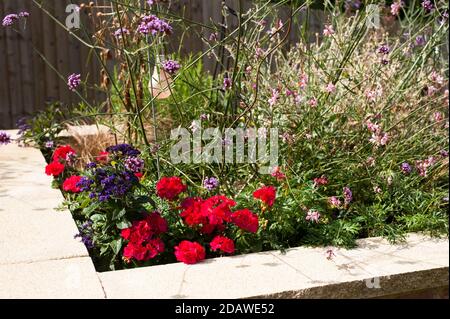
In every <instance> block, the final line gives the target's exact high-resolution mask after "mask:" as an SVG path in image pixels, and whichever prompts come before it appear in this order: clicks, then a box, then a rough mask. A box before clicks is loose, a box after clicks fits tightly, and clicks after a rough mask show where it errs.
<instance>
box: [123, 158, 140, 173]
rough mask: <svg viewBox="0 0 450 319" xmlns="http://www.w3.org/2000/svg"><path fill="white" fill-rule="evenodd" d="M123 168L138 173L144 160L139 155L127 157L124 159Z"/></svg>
mask: <svg viewBox="0 0 450 319" xmlns="http://www.w3.org/2000/svg"><path fill="white" fill-rule="evenodd" d="M125 168H126V169H127V170H129V171H132V172H133V173H139V172H141V171H142V169H143V168H144V161H143V160H142V159H141V158H139V157H134V156H131V157H127V158H126V160H125Z"/></svg>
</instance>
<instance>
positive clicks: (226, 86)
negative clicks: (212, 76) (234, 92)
mask: <svg viewBox="0 0 450 319" xmlns="http://www.w3.org/2000/svg"><path fill="white" fill-rule="evenodd" d="M232 85H233V83H232V81H231V79H230V78H229V77H228V76H226V77H225V78H224V79H223V89H224V90H229V89H231V87H232Z"/></svg>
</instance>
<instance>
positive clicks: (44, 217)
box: [0, 131, 449, 298]
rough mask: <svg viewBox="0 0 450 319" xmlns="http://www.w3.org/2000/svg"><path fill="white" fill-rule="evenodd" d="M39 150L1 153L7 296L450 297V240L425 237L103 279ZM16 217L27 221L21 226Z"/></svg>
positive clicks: (10, 148) (1, 279)
mask: <svg viewBox="0 0 450 319" xmlns="http://www.w3.org/2000/svg"><path fill="white" fill-rule="evenodd" d="M10 133H11V134H12V135H15V133H16V131H10ZM39 154H40V152H39V151H38V150H35V149H30V148H21V147H18V146H17V145H15V144H10V145H7V146H2V151H1V152H0V178H1V179H2V181H3V184H2V185H0V203H1V205H0V230H1V231H0V249H1V250H2V251H3V252H4V253H3V254H2V255H0V287H1V288H0V297H2V298H105V297H106V298H380V297H381V298H383V297H389V298H390V297H393V298H399V297H402V296H408V297H414V296H426V297H440V298H448V284H449V279H448V275H449V268H448V265H449V241H448V238H445V239H435V238H430V237H426V236H422V235H420V234H410V235H408V238H407V242H406V243H405V244H400V245H390V244H389V243H388V242H387V241H386V240H384V239H382V238H378V237H377V238H367V239H362V240H359V241H358V248H356V249H352V250H345V249H339V248H333V251H334V253H335V255H336V256H335V257H334V258H333V259H331V260H328V259H327V258H326V255H325V252H326V250H327V249H328V248H329V247H327V248H308V247H297V248H293V249H289V250H288V251H287V253H286V254H282V253H280V252H278V251H269V252H262V253H256V254H247V255H239V256H232V257H222V258H214V259H208V260H206V261H204V262H202V263H199V264H196V265H184V264H181V263H175V264H168V265H160V266H152V267H143V268H136V269H128V270H120V271H111V272H104V273H96V272H95V269H94V267H93V264H92V261H91V260H90V258H89V257H88V255H87V251H86V249H85V248H84V247H83V245H82V244H81V243H78V242H76V240H74V239H73V235H74V232H76V228H75V223H74V221H73V219H71V218H70V212H68V211H63V212H55V211H54V208H55V206H56V205H57V204H59V203H60V202H61V201H62V195H61V193H59V192H58V191H57V190H52V189H51V178H49V177H47V176H45V175H44V173H43V170H44V165H45V161H44V159H43V157H42V155H39ZM12 168H16V169H17V171H16V172H17V174H15V173H14V172H13V173H11V169H12ZM15 216H19V217H21V218H22V219H23V220H26V221H27V222H26V223H16V222H13V221H12V218H13V217H15ZM30 225H32V226H33V228H32V229H29V226H30ZM52 236H53V238H52ZM54 236H56V237H57V238H58V239H57V240H56V241H55V240H54ZM47 237H50V239H51V240H46V238H47Z"/></svg>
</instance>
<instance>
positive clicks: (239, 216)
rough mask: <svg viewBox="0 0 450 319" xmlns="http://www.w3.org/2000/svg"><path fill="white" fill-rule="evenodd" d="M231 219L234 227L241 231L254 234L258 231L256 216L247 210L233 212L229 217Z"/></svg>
mask: <svg viewBox="0 0 450 319" xmlns="http://www.w3.org/2000/svg"><path fill="white" fill-rule="evenodd" d="M231 219H232V221H233V223H235V224H236V226H238V227H239V228H241V229H243V230H246V231H249V232H251V233H256V232H257V231H258V216H257V215H256V214H254V213H252V212H251V211H250V210H248V209H241V210H237V211H235V212H234V213H233V214H232V215H231Z"/></svg>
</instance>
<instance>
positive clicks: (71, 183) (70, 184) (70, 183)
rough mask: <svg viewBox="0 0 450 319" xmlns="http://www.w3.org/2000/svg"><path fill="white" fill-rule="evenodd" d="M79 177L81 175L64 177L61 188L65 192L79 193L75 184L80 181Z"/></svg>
mask: <svg viewBox="0 0 450 319" xmlns="http://www.w3.org/2000/svg"><path fill="white" fill-rule="evenodd" d="M80 179H81V176H77V175H74V176H70V177H69V178H66V180H65V181H64V183H63V185H62V187H63V190H65V191H66V192H72V193H79V192H80V191H81V189H80V188H79V187H78V186H77V183H78V182H79V181H80Z"/></svg>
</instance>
